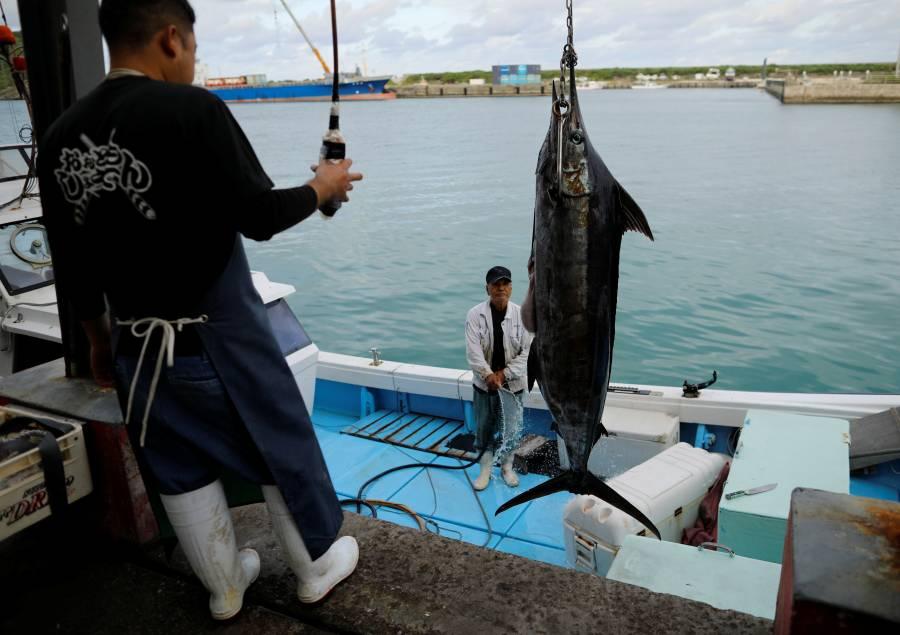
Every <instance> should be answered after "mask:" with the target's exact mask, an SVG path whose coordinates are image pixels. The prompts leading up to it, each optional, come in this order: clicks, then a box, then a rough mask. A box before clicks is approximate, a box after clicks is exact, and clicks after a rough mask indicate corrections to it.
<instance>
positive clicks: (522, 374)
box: [466, 266, 532, 490]
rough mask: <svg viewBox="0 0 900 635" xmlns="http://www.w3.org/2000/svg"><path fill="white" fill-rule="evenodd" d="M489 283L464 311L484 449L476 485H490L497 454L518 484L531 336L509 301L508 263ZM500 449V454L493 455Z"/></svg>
mask: <svg viewBox="0 0 900 635" xmlns="http://www.w3.org/2000/svg"><path fill="white" fill-rule="evenodd" d="M485 283H486V286H485V290H486V291H487V294H488V300H487V301H485V302H482V303H481V304H478V305H476V306H474V307H472V309H471V310H470V311H469V313H468V315H467V316H466V359H467V360H468V362H469V367H470V368H471V369H472V390H473V393H474V394H473V398H472V402H473V407H474V408H473V409H474V411H475V425H476V434H475V447H476V448H477V449H478V450H482V451H483V454H482V456H481V473H480V474H479V476H478V478H477V479H476V481H475V483H474V486H475V489H476V490H483V489H485V488H486V487H487V486H488V483H489V482H490V477H491V469H492V467H493V464H494V459H495V458H499V459H500V463H501V465H502V469H501V472H502V474H503V480H504V482H505V483H506V484H507V485H509V486H510V487H516V486H517V485H518V484H519V478H518V476H516V473H515V472H514V471H513V451H514V450H515V449H516V446H517V445H518V435H519V434H520V433H521V424H522V421H521V417H520V416H519V415H520V413H521V409H522V400H523V397H524V391H525V384H526V380H527V372H526V365H527V362H528V351H529V350H530V347H531V337H532V336H531V334H530V333H528V332H527V331H526V330H525V328H524V326H523V324H522V315H521V311H520V309H519V305H517V304H515V303H514V302H510V296H511V294H512V274H511V273H510V272H509V269H507V268H506V267H500V266H497V267H492V268H491V269H490V270H489V271H488V272H487V275H486V276H485ZM488 360H490V362H488ZM501 391H503V392H504V396H503V397H501V395H500V392H501ZM514 402H515V403H514ZM504 404H506V405H507V408H506V409H504V408H503V405H504ZM498 453H499V454H502V456H499V457H497V456H495V455H496V454H498Z"/></svg>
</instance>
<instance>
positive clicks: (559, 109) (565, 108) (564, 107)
mask: <svg viewBox="0 0 900 635" xmlns="http://www.w3.org/2000/svg"><path fill="white" fill-rule="evenodd" d="M564 89H565V84H564V83H563V82H560V87H559V93H558V94H559V97H558V98H557V100H556V101H555V102H553V107H552V110H553V114H554V115H555V116H556V117H557V119H559V122H558V126H559V127H558V128H557V136H556V178H557V181H556V185H557V187H559V188H560V189H561V188H562V178H563V176H562V174H563V169H562V155H563V152H562V148H563V128H564V127H565V124H566V119H568V117H569V108H570V106H569V102H568V101H567V100H566V96H565V93H563V90H564Z"/></svg>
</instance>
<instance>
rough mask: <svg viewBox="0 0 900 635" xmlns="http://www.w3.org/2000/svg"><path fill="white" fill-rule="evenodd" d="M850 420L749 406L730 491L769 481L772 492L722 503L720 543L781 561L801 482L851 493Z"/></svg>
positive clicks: (727, 487) (745, 553)
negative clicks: (793, 497)
mask: <svg viewBox="0 0 900 635" xmlns="http://www.w3.org/2000/svg"><path fill="white" fill-rule="evenodd" d="M849 453H850V424H849V422H848V421H847V420H846V419H832V418H827V417H812V416H807V415H797V414H788V413H785V412H771V411H766V410H749V411H747V419H746V421H745V422H744V428H743V431H742V432H741V440H740V443H739V445H738V451H737V453H736V454H735V456H734V461H733V462H732V464H731V471H730V473H729V474H728V481H727V482H726V483H725V494H728V493H729V492H735V491H737V490H746V489H750V488H752V487H758V486H760V485H766V484H768V483H778V486H777V487H776V488H775V489H773V490H771V491H768V492H763V493H761V494H754V495H752V496H741V497H740V498H734V499H732V500H727V499H726V498H725V496H722V500H721V501H720V502H719V542H720V543H721V544H723V545H727V546H728V547H730V548H732V549H734V551H735V552H736V553H737V554H738V555H740V556H745V557H748V558H756V559H757V560H768V561H769V562H778V563H780V562H781V556H782V551H783V549H784V536H785V533H786V531H787V517H788V511H789V510H790V505H791V492H792V491H793V490H794V488H795V487H808V488H813V489H821V490H827V491H830V492H837V493H839V494H848V493H849V492H850V455H849Z"/></svg>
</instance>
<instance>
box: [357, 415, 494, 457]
mask: <svg viewBox="0 0 900 635" xmlns="http://www.w3.org/2000/svg"><path fill="white" fill-rule="evenodd" d="M341 432H342V433H343V434H349V435H352V436H354V437H359V438H361V439H369V440H371V441H378V442H380V443H388V444H390V445H396V446H399V447H402V448H409V449H410V450H419V451H420V452H430V453H432V454H437V455H439V456H452V457H455V458H462V459H474V458H476V456H477V455H476V454H474V453H472V452H466V451H464V450H454V449H451V448H448V447H447V443H449V442H450V440H452V439H453V438H454V437H456V436H457V435H459V434H465V433H466V426H465V423H464V422H463V421H461V420H459V419H446V418H444V417H435V416H432V415H426V414H417V413H414V412H399V411H397V410H378V411H376V412H373V413H372V414H370V415H369V416H367V417H364V418H362V419H360V420H359V421H357V422H356V423H355V424H353V425H351V426H348V427H347V428H344V429H343V430H342V431H341Z"/></svg>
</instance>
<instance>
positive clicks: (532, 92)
mask: <svg viewBox="0 0 900 635" xmlns="http://www.w3.org/2000/svg"><path fill="white" fill-rule="evenodd" d="M758 85H759V82H757V81H756V80H736V81H731V82H729V81H724V80H722V81H708V80H707V81H700V80H697V81H693V80H692V81H676V82H659V83H655V84H653V85H652V87H653V88H756V87H757V86H758ZM646 87H647V86H642V85H636V84H633V83H632V82H629V81H610V82H595V83H594V85H591V86H579V87H578V90H616V89H625V90H628V89H632V88H635V89H637V88H646ZM392 90H393V92H395V93H396V95H397V97H398V98H401V99H416V98H418V99H424V98H433V97H540V96H541V95H550V94H552V92H553V88H552V87H551V84H550V82H545V83H542V84H525V85H522V86H509V85H492V84H413V85H410V86H400V87H397V88H393V89H392Z"/></svg>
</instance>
